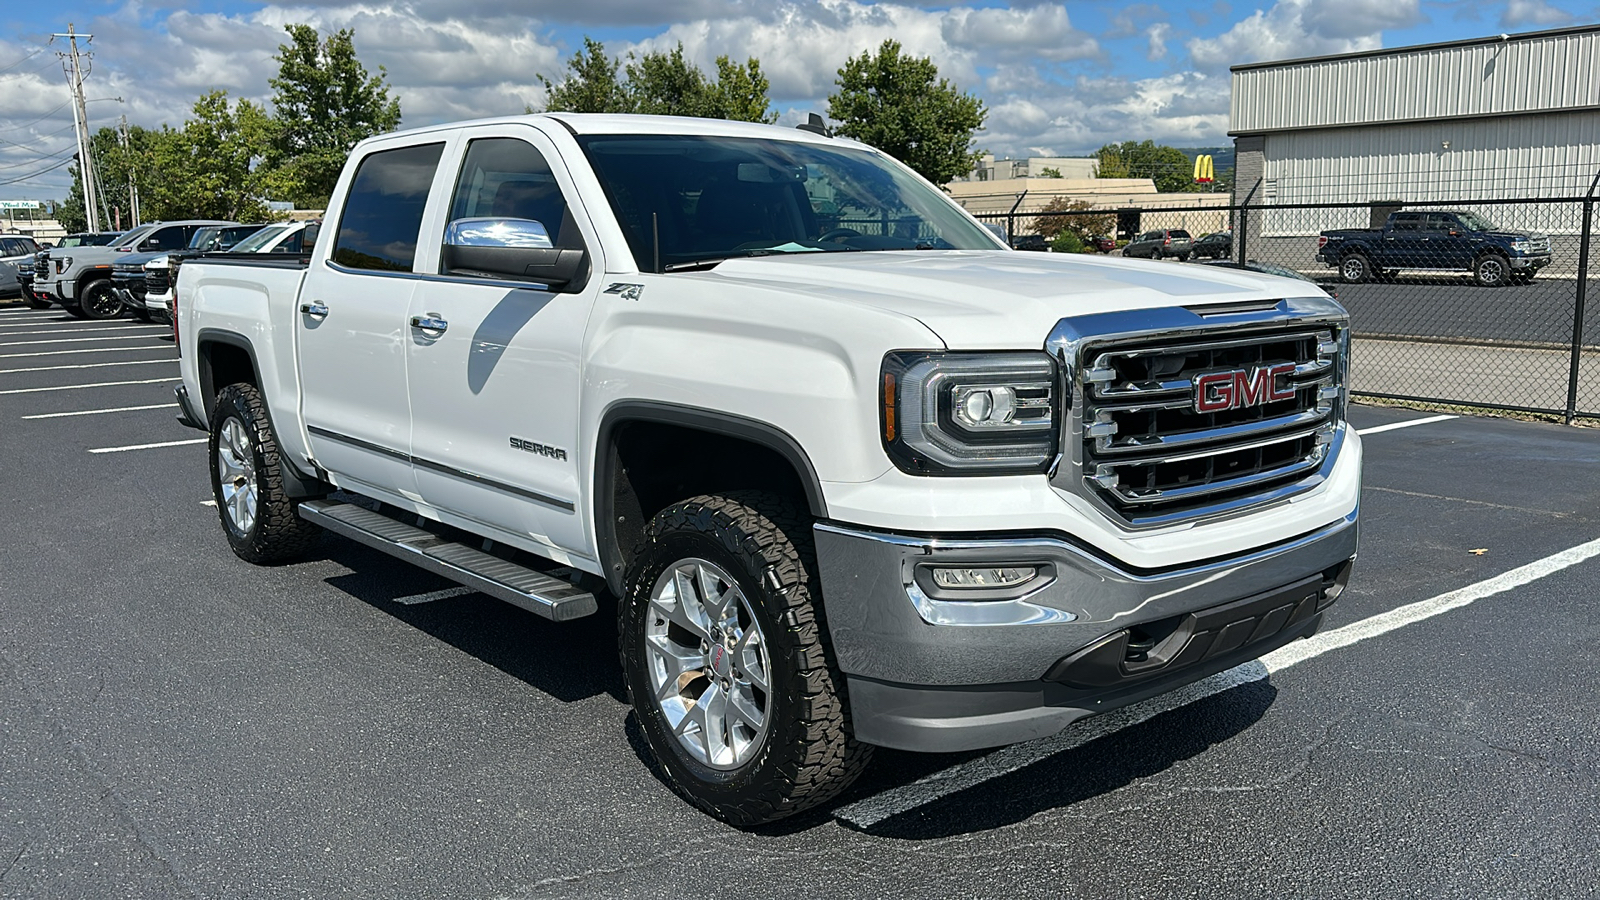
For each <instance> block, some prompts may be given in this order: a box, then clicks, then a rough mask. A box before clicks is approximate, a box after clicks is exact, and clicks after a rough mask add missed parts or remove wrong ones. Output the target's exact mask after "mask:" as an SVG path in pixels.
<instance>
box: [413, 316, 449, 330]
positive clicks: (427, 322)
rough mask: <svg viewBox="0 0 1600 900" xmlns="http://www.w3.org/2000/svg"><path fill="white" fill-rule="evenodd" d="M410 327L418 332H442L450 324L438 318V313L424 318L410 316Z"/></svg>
mask: <svg viewBox="0 0 1600 900" xmlns="http://www.w3.org/2000/svg"><path fill="white" fill-rule="evenodd" d="M411 327H412V328H415V329H417V330H418V331H444V330H445V329H447V328H449V327H450V323H449V322H446V321H445V320H444V319H442V318H440V317H439V314H438V313H428V314H427V315H425V316H412V317H411Z"/></svg>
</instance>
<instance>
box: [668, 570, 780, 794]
mask: <svg viewBox="0 0 1600 900" xmlns="http://www.w3.org/2000/svg"><path fill="white" fill-rule="evenodd" d="M644 641H645V646H644V651H645V662H646V667H647V672H648V675H649V678H650V689H651V690H650V692H649V694H650V699H651V700H652V701H653V702H654V703H655V704H656V706H657V708H658V709H659V710H660V711H661V713H662V716H663V718H664V719H665V720H666V723H667V725H668V727H669V728H670V730H671V733H672V735H673V737H674V738H675V739H676V740H677V741H678V744H679V746H680V747H681V748H682V750H683V751H684V752H686V753H687V754H688V755H689V756H691V757H693V758H695V759H696V760H698V761H700V762H702V763H705V764H706V765H709V766H712V767H713V768H718V769H734V768H738V767H739V766H741V765H743V764H744V763H746V762H748V761H749V760H750V759H751V757H753V756H754V754H755V753H756V752H757V750H758V749H759V748H760V746H761V744H762V742H763V741H764V740H765V738H766V734H767V731H768V727H767V725H768V721H769V717H770V710H771V703H772V701H771V697H770V689H769V687H768V685H769V683H770V680H771V673H770V662H769V659H768V654H767V650H766V644H765V641H764V638H763V636H762V633H761V629H760V626H759V625H758V624H757V620H756V618H755V615H754V610H753V609H752V608H751V606H750V601H749V600H748V599H747V598H746V597H745V596H744V593H743V592H742V591H741V590H740V589H739V587H738V585H737V584H736V583H735V582H734V580H733V578H732V577H730V576H729V575H728V574H727V573H726V572H724V571H723V570H722V569H721V568H719V567H718V566H716V565H715V564H713V563H710V562H707V561H705V560H702V559H685V560H681V561H679V562H677V563H675V564H674V565H672V566H669V567H667V569H666V571H665V572H663V573H662V575H661V577H660V578H658V579H657V580H656V584H655V588H654V589H653V591H652V592H651V596H650V606H649V609H648V611H647V619H646V622H645V634H644Z"/></svg>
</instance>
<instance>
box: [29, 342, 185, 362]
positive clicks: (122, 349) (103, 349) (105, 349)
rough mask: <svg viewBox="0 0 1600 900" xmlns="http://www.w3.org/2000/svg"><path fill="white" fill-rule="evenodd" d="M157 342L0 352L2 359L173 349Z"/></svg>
mask: <svg viewBox="0 0 1600 900" xmlns="http://www.w3.org/2000/svg"><path fill="white" fill-rule="evenodd" d="M171 349H172V348H171V347H163V346H161V345H160V344H155V345H153V346H149V347H88V348H85V349H81V350H34V351H32V352H30V353H0V359H27V358H31V357H35V356H66V355H68V354H72V353H149V352H150V351H151V350H171Z"/></svg>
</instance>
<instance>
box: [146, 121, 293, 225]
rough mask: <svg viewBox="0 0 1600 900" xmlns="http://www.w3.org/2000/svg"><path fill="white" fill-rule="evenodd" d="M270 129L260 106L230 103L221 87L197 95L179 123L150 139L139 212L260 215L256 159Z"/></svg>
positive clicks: (245, 218)
mask: <svg viewBox="0 0 1600 900" xmlns="http://www.w3.org/2000/svg"><path fill="white" fill-rule="evenodd" d="M271 129H272V122H271V120H270V118H269V117H268V116H267V112H266V110H265V109H263V108H262V107H260V106H257V105H255V104H254V103H251V102H250V101H249V100H240V101H239V102H238V103H237V104H233V105H230V104H229V103H228V93H227V92H226V91H211V92H210V93H207V94H204V95H202V96H201V97H200V99H199V100H196V101H195V104H194V117H193V118H191V119H190V120H189V121H187V122H185V123H184V124H183V127H182V128H177V129H172V128H167V129H163V130H162V131H161V132H160V134H159V137H158V139H156V140H154V141H151V142H150V147H149V150H148V160H149V169H150V177H149V178H147V180H146V181H147V186H146V187H145V188H144V189H143V190H142V198H141V199H142V201H143V206H144V209H143V212H144V217H145V218H146V219H147V220H155V219H228V220H232V221H237V222H250V221H262V220H264V219H265V218H266V216H267V209H266V206H265V204H264V203H263V202H262V175H263V173H261V172H260V171H258V170H257V163H258V162H259V161H260V160H261V158H262V156H263V155H264V154H265V153H266V150H267V138H268V135H269V133H270V132H271Z"/></svg>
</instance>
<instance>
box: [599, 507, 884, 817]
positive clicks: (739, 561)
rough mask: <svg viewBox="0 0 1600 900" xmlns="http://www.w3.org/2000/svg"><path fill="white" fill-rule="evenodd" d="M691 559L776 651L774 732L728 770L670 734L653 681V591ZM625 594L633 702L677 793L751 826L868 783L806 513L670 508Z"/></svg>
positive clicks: (624, 642)
mask: <svg viewBox="0 0 1600 900" xmlns="http://www.w3.org/2000/svg"><path fill="white" fill-rule="evenodd" d="M696 559H697V560H707V561H710V562H712V563H714V564H715V565H716V566H717V567H719V568H720V569H722V570H723V571H724V572H726V573H727V574H728V575H730V576H731V577H732V579H733V580H734V581H735V582H736V584H737V587H738V588H739V589H740V590H741V591H742V592H743V594H744V598H745V599H746V600H747V601H748V603H749V606H750V608H751V611H752V612H753V614H754V618H755V621H756V622H757V623H758V624H759V626H760V628H761V630H762V633H763V635H764V636H765V638H766V642H767V644H768V645H769V646H768V648H767V649H768V658H769V660H770V671H769V673H768V675H769V679H770V687H769V690H768V691H767V694H768V695H769V706H770V712H769V714H768V717H769V720H770V721H769V724H768V726H767V729H768V730H767V731H766V733H765V736H764V738H763V740H762V743H761V745H760V746H759V748H758V749H756V750H754V751H753V754H754V755H752V756H750V757H749V758H748V760H747V761H745V762H744V763H743V764H742V765H740V766H738V767H737V768H733V769H728V768H722V769H718V768H713V767H711V766H708V765H706V764H704V763H702V762H701V761H699V760H697V759H695V758H694V757H693V756H691V755H690V753H689V752H688V751H687V750H686V749H685V747H684V745H683V744H682V743H681V742H680V740H679V739H678V738H677V737H675V736H674V735H673V733H672V731H671V728H670V726H669V724H668V721H667V719H666V715H665V713H664V712H663V711H662V707H661V703H660V702H659V701H658V700H656V699H655V692H654V691H653V689H652V682H651V680H650V679H651V675H650V669H649V666H650V658H649V651H648V650H647V649H646V625H647V623H648V622H650V621H651V617H652V616H659V615H660V613H659V611H658V610H656V609H655V607H653V606H652V602H651V598H652V592H653V591H654V590H655V586H656V584H657V581H658V579H660V578H661V577H662V576H663V573H665V572H667V571H668V570H669V568H673V567H676V566H678V565H681V564H682V563H683V562H684V561H685V560H696ZM626 585H627V587H626V590H625V592H624V593H625V596H624V599H623V602H622V604H621V608H620V609H619V615H618V617H617V623H618V643H619V649H620V655H621V657H622V667H623V673H624V677H625V679H626V681H627V686H628V697H629V700H630V701H631V702H632V703H633V708H634V711H635V714H636V715H637V716H638V719H639V723H640V727H641V729H642V730H643V732H644V734H645V737H646V739H647V740H648V742H649V744H650V749H651V751H652V752H653V754H654V755H655V758H656V760H657V762H659V763H660V766H661V769H662V771H663V773H664V775H665V777H666V780H667V782H668V783H669V784H670V785H671V786H672V788H673V790H675V791H677V792H678V793H679V794H680V795H681V796H683V797H684V798H685V799H686V800H688V801H689V802H690V803H693V804H694V805H695V806H697V807H699V808H700V809H703V810H705V811H706V812H708V813H710V814H711V815H713V816H716V817H717V818H719V819H723V820H725V821H727V822H730V823H733V824H735V825H739V826H744V827H748V826H753V825H760V824H762V823H766V822H772V821H776V820H778V819H782V818H785V817H787V816H791V815H794V814H795V813H798V812H802V811H804V810H806V809H810V808H812V807H815V806H817V805H819V804H822V803H826V802H827V801H829V800H831V799H833V798H834V797H836V796H838V794H839V793H840V792H841V791H843V790H844V789H845V788H846V787H848V786H849V785H850V784H851V783H852V782H853V781H855V779H856V777H857V776H859V775H860V774H861V771H862V770H863V769H864V768H865V767H866V765H867V762H868V761H869V760H870V758H871V755H872V748H871V747H870V746H869V745H866V744H862V743H860V742H858V741H856V739H855V737H854V735H853V733H852V731H851V726H850V710H849V706H848V703H847V701H846V697H845V686H844V676H843V675H842V674H840V672H839V670H838V668H837V667H836V666H835V664H834V661H833V652H832V649H831V647H830V646H829V644H828V629H827V624H826V621H825V620H824V618H823V611H822V598H821V596H820V588H819V579H818V576H817V566H816V551H815V549H814V547H813V545H812V538H811V518H810V516H809V515H807V513H806V511H805V509H804V508H803V506H801V505H800V504H799V503H797V502H795V501H794V500H792V499H790V498H785V497H780V496H778V495H776V494H769V493H764V492H758V491H739V492H730V493H728V494H727V495H723V496H718V495H703V496H698V497H691V498H690V499H688V500H685V501H683V502H681V503H677V504H674V505H672V506H669V507H667V508H666V509H664V510H662V511H661V512H660V513H658V514H656V516H655V517H654V518H653V519H651V521H650V524H649V526H648V527H647V528H646V533H645V539H644V541H643V543H642V544H641V545H640V546H639V548H638V550H637V551H636V552H635V554H634V556H633V561H632V563H631V564H630V566H629V568H628V574H627V578H626Z"/></svg>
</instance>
